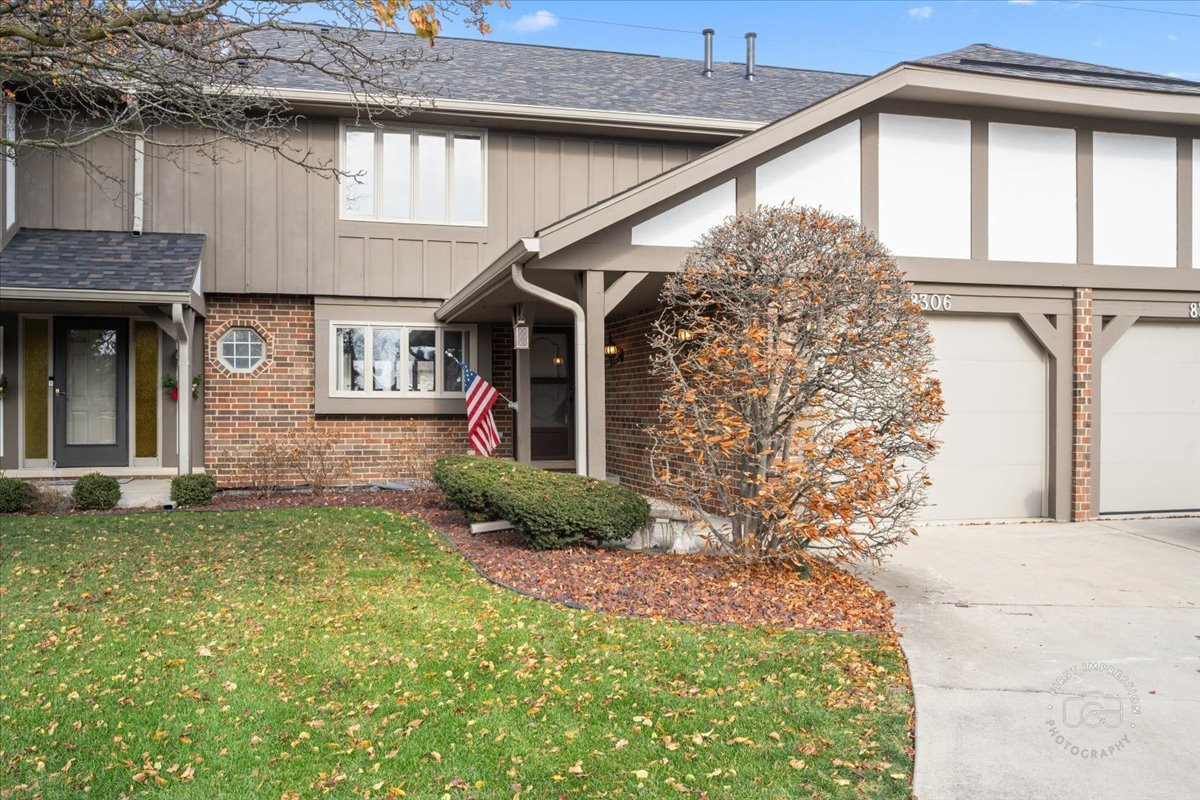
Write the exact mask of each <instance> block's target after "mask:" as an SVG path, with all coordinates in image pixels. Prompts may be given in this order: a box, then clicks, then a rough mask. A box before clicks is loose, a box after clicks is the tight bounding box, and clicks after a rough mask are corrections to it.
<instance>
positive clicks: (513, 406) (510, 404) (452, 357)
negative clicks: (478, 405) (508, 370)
mask: <svg viewBox="0 0 1200 800" xmlns="http://www.w3.org/2000/svg"><path fill="white" fill-rule="evenodd" d="M446 355H448V356H450V360H451V361H453V362H454V363H455V364H458V366H459V367H460V368H463V367H466V364H464V363H463V362H461V361H459V360H458V356H456V355H454V351H452V350H446ZM492 388H493V389H496V387H495V386H494V385H493V386H492ZM496 394H498V395H500V399H501V400H503V401H504V402H506V403H508V407H509V408H511V409H514V410H515V409H516V408H517V404H516V402H515V401H513V400H509V399H508V398H507V397H505V396H504V393H503V392H501V391H500V390H499V389H496Z"/></svg>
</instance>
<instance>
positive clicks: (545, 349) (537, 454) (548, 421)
mask: <svg viewBox="0 0 1200 800" xmlns="http://www.w3.org/2000/svg"><path fill="white" fill-rule="evenodd" d="M573 342H574V337H573V336H572V334H571V330H570V329H569V328H534V329H533V339H532V341H530V343H529V393H530V401H531V402H530V404H529V405H530V415H529V436H530V441H529V454H530V457H531V458H532V460H534V461H569V460H571V459H573V458H574V457H575V391H574V388H575V387H574V381H573V380H572V376H573V375H574V374H575V366H574V364H573V363H572V359H573V357H574V351H573V346H574V345H573Z"/></svg>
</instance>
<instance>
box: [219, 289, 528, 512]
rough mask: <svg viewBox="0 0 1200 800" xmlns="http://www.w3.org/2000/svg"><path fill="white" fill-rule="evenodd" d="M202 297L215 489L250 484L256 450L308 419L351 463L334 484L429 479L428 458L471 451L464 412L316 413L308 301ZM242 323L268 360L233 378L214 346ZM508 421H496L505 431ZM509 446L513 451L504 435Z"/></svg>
mask: <svg viewBox="0 0 1200 800" xmlns="http://www.w3.org/2000/svg"><path fill="white" fill-rule="evenodd" d="M207 300H208V311H209V315H208V320H207V325H206V330H205V363H204V380H205V387H204V389H205V404H204V437H205V458H204V460H205V469H206V470H207V471H208V472H209V473H210V474H212V475H214V476H215V477H216V479H217V482H218V484H220V485H221V486H223V487H227V488H228V487H237V486H248V485H251V484H252V483H253V481H252V474H253V471H254V469H255V467H256V466H258V465H259V464H260V463H261V461H259V462H256V460H255V453H256V451H261V449H262V448H261V447H260V446H259V445H260V444H261V443H262V442H263V441H264V440H268V439H270V438H272V437H277V436H280V435H282V434H284V433H286V432H287V431H289V430H293V429H295V428H297V427H299V426H303V425H306V424H307V423H308V422H309V421H310V420H313V419H314V418H315V419H316V425H317V428H318V430H320V431H322V432H326V433H329V434H331V435H332V437H333V438H334V440H335V441H336V447H337V452H338V455H339V456H341V457H343V458H344V459H345V460H346V461H347V463H348V469H347V470H346V472H345V474H344V475H343V476H342V477H341V478H340V479H339V480H338V481H337V482H338V483H340V484H348V485H353V484H365V483H370V482H373V481H379V480H405V479H426V478H427V477H428V469H429V466H430V465H431V464H432V461H433V460H434V459H436V458H438V457H440V456H442V455H447V454H452V453H462V452H466V451H467V447H468V445H467V439H466V420H465V416H464V415H451V416H436V415H412V414H395V415H321V416H315V414H314V401H315V391H316V383H315V377H316V372H315V370H316V353H315V350H314V347H315V331H316V327H315V319H314V310H313V301H312V298H311V297H286V296H285V297H281V296H275V295H272V296H265V295H263V296H258V295H236V296H233V295H210V296H209V297H208V298H207ZM242 326H246V327H251V328H254V329H255V330H257V331H258V332H259V334H260V335H261V336H262V337H263V339H264V340H265V341H266V343H267V358H266V360H265V361H264V362H263V363H262V364H260V365H259V367H258V368H257V369H255V370H254V371H253V372H250V373H233V372H230V371H229V370H227V369H226V368H225V367H224V365H222V364H221V362H220V361H219V360H218V359H217V357H216V343H217V340H218V339H219V338H220V337H221V335H222V334H223V333H224V332H225V331H226V330H228V329H229V328H231V327H242ZM498 327H500V326H498ZM508 336H509V338H511V332H509V333H508ZM493 341H494V342H495V346H496V348H497V350H503V348H502V345H504V342H503V341H496V340H495V339H494V340H493ZM508 347H511V345H508ZM507 352H508V353H509V360H508V364H507V365H505V364H503V363H501V364H499V365H498V367H499V374H500V375H504V376H506V380H507V381H508V383H509V386H511V382H512V366H511V349H509V350H507ZM505 370H507V371H505ZM501 391H504V390H503V389H501ZM505 393H506V394H507V393H508V392H505ZM504 416H506V415H497V422H498V423H500V425H501V427H502V429H503V426H504V421H503V419H504ZM509 432H511V425H510V427H509ZM505 446H506V447H508V448H510V449H509V452H511V435H508V434H507V433H506V445H505ZM277 482H278V483H279V484H280V485H289V484H297V483H299V482H300V479H299V476H297V475H295V474H291V473H290V471H286V470H285V471H283V472H282V473H281V474H280V475H279V476H278V480H277Z"/></svg>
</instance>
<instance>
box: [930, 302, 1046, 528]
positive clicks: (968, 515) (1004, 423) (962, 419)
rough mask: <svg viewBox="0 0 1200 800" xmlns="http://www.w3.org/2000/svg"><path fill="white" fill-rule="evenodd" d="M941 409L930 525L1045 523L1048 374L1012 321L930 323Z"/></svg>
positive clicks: (1041, 356) (1037, 350)
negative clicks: (1038, 519) (942, 399)
mask: <svg viewBox="0 0 1200 800" xmlns="http://www.w3.org/2000/svg"><path fill="white" fill-rule="evenodd" d="M929 325H930V330H931V331H932V333H933V336H934V340H935V341H934V350H935V351H936V354H937V365H936V367H937V370H938V377H940V378H941V381H942V392H943V396H944V397H945V401H946V412H947V417H946V421H945V422H944V423H943V424H942V427H941V431H940V432H939V434H938V435H939V438H940V439H941V440H942V449H941V452H940V453H938V456H937V458H935V459H934V461H933V463H932V464H931V465H930V469H929V472H930V477H931V478H932V479H933V488H932V489H931V490H930V501H931V506H930V507H928V508H926V509H925V511H924V514H923V516H924V518H925V519H929V520H952V519H963V520H965V519H1014V518H1031V517H1042V516H1045V515H1046V513H1047V511H1046V505H1047V496H1046V495H1047V488H1046V487H1047V468H1046V461H1047V450H1048V447H1047V441H1048V438H1047V433H1046V407H1047V405H1048V398H1049V394H1048V387H1047V380H1048V377H1047V376H1048V372H1049V370H1048V368H1047V358H1046V356H1045V351H1044V350H1043V349H1042V347H1041V346H1040V345H1039V344H1038V343H1037V342H1036V341H1035V340H1034V339H1033V337H1032V336H1031V335H1030V334H1029V332H1028V331H1027V330H1026V329H1025V327H1024V326H1023V325H1022V324H1021V322H1020V321H1019V320H1018V319H1016V318H1015V317H1003V316H975V317H970V316H958V317H955V316H941V315H939V316H933V317H931V318H930V320H929Z"/></svg>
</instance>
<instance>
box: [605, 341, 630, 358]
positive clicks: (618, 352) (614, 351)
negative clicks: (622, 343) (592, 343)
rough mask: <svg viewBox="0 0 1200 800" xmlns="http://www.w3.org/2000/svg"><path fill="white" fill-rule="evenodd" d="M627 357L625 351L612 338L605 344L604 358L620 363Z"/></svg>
mask: <svg viewBox="0 0 1200 800" xmlns="http://www.w3.org/2000/svg"><path fill="white" fill-rule="evenodd" d="M623 358H625V351H623V350H622V349H621V348H620V347H618V346H617V345H616V344H614V343H613V340H612V339H609V340H608V343H607V344H605V345H604V360H605V361H607V362H608V363H610V364H619V363H620V362H621V359H623Z"/></svg>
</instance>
